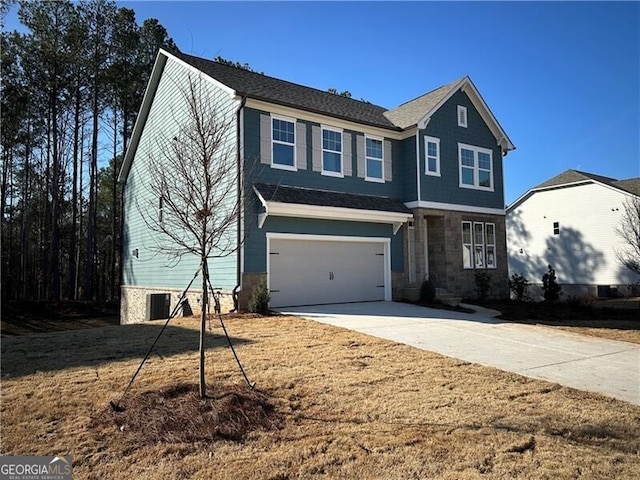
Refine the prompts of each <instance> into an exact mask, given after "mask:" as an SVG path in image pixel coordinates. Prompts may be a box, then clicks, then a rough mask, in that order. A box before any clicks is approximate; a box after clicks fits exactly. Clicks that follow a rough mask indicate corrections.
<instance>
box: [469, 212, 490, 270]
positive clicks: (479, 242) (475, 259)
mask: <svg viewBox="0 0 640 480" xmlns="http://www.w3.org/2000/svg"><path fill="white" fill-rule="evenodd" d="M477 227H480V232H482V238H481V239H478V236H477V235H476V228H477ZM471 233H472V236H473V268H476V269H479V270H482V269H485V268H487V263H486V256H487V255H486V250H485V247H486V243H485V241H484V233H485V232H484V223H482V222H473V230H472V231H471ZM477 247H480V251H481V252H482V258H481V259H479V258H478V255H477V254H476V248H477ZM478 260H482V265H478Z"/></svg>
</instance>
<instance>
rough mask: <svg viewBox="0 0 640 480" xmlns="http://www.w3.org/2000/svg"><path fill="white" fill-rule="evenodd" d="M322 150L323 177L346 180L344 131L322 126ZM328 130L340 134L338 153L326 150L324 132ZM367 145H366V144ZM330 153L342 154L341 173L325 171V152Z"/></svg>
mask: <svg viewBox="0 0 640 480" xmlns="http://www.w3.org/2000/svg"><path fill="white" fill-rule="evenodd" d="M320 127H321V128H320V150H321V152H322V153H321V156H322V158H321V159H320V163H321V168H322V175H327V176H329V177H338V178H344V136H343V130H342V129H341V128H336V127H329V126H327V125H321V126H320ZM325 130H327V131H329V132H336V133H339V134H340V149H341V150H340V151H339V152H338V151H336V150H328V149H325V148H324V131H325ZM365 145H366V144H365ZM325 151H326V152H330V153H339V154H340V171H339V172H334V171H332V170H325V169H324V152H325Z"/></svg>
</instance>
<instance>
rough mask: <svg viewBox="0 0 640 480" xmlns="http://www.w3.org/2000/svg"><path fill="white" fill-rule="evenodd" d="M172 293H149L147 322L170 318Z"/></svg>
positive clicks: (146, 313)
mask: <svg viewBox="0 0 640 480" xmlns="http://www.w3.org/2000/svg"><path fill="white" fill-rule="evenodd" d="M170 304H171V294H170V293H148V294H147V310H146V312H145V320H159V319H163V318H169V306H170Z"/></svg>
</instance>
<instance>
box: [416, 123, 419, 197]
mask: <svg viewBox="0 0 640 480" xmlns="http://www.w3.org/2000/svg"><path fill="white" fill-rule="evenodd" d="M416 184H417V187H418V207H420V127H419V126H418V125H416Z"/></svg>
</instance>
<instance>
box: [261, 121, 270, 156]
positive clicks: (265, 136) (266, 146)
mask: <svg viewBox="0 0 640 480" xmlns="http://www.w3.org/2000/svg"><path fill="white" fill-rule="evenodd" d="M260 163H264V164H267V165H270V164H271V116H270V115H260Z"/></svg>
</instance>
